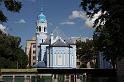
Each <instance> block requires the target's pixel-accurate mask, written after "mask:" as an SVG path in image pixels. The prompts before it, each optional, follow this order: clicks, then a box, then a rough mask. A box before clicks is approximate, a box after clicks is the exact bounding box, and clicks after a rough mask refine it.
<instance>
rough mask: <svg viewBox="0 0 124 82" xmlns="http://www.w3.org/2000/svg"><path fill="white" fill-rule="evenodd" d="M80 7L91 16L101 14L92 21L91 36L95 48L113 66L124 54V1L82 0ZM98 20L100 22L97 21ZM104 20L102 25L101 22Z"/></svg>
mask: <svg viewBox="0 0 124 82" xmlns="http://www.w3.org/2000/svg"><path fill="white" fill-rule="evenodd" d="M81 6H82V9H83V10H84V11H86V12H87V15H88V16H89V17H90V18H92V16H93V15H94V14H96V13H98V12H99V11H101V15H100V16H99V17H98V19H96V20H95V22H94V27H95V28H96V30H95V32H94V35H93V38H94V44H95V45H94V47H95V49H96V50H98V51H100V52H103V53H104V56H105V58H106V59H107V60H110V61H111V63H112V65H113V67H115V64H116V61H117V59H121V58H122V57H123V56H124V52H123V51H124V48H123V46H124V28H123V26H124V25H123V24H124V19H123V17H124V2H123V1H122V0H82V2H81ZM99 21H100V23H99ZM103 21H104V22H105V24H104V25H102V24H101V23H102V22H103Z"/></svg>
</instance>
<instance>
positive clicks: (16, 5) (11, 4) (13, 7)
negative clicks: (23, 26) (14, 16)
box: [0, 0, 22, 23]
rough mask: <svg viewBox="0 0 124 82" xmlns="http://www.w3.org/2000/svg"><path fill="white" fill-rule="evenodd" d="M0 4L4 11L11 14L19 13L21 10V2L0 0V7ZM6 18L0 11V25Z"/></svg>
mask: <svg viewBox="0 0 124 82" xmlns="http://www.w3.org/2000/svg"><path fill="white" fill-rule="evenodd" d="M1 4H4V6H5V7H6V9H7V10H8V11H11V12H19V10H20V9H21V6H22V4H21V2H19V1H18V0H0V6H1ZM6 21H7V17H6V16H5V15H4V13H3V11H2V10H1V9H0V23H2V22H6Z"/></svg>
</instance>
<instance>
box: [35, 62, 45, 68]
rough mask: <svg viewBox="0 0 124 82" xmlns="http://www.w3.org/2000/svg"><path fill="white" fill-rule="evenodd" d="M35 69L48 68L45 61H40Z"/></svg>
mask: <svg viewBox="0 0 124 82" xmlns="http://www.w3.org/2000/svg"><path fill="white" fill-rule="evenodd" d="M33 67H36V68H43V67H46V65H45V63H44V62H43V61H40V62H38V63H37V64H35V65H34V66H33Z"/></svg>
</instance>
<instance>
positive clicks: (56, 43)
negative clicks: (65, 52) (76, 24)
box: [51, 39, 69, 47]
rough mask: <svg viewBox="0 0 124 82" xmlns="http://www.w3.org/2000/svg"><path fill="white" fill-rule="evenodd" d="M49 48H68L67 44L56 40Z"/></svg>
mask: <svg viewBox="0 0 124 82" xmlns="http://www.w3.org/2000/svg"><path fill="white" fill-rule="evenodd" d="M51 46H53V47H69V45H68V44H67V43H64V42H63V41H62V40H61V39H58V40H57V41H56V42H55V43H53V44H52V45H51Z"/></svg>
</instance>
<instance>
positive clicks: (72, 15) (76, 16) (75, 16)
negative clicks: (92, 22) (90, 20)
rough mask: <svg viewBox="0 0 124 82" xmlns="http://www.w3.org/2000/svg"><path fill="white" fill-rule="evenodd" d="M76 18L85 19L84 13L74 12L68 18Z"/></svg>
mask: <svg viewBox="0 0 124 82" xmlns="http://www.w3.org/2000/svg"><path fill="white" fill-rule="evenodd" d="M76 18H81V19H86V18H87V16H86V13H84V12H83V11H77V10H74V11H72V14H71V15H70V16H69V19H76Z"/></svg>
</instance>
